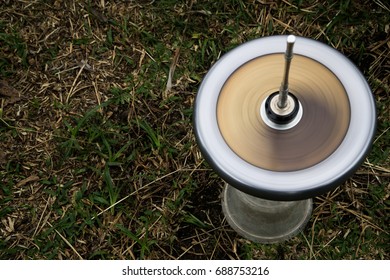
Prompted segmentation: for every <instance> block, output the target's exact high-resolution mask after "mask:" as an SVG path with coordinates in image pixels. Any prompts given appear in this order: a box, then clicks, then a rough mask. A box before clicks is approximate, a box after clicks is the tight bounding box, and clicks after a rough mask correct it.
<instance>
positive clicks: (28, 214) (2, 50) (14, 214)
mask: <svg viewBox="0 0 390 280" xmlns="http://www.w3.org/2000/svg"><path fill="white" fill-rule="evenodd" d="M91 2H94V1H91ZM233 2H234V1H232V3H230V2H229V3H226V4H210V3H209V4H207V3H206V2H205V3H203V1H189V2H188V3H187V2H183V3H180V2H179V3H176V4H175V5H167V4H166V7H165V8H164V7H162V6H159V5H158V3H154V1H104V0H103V1H96V3H93V4H91V5H88V1H71V0H68V1H5V2H3V4H1V6H0V23H1V29H0V31H1V33H3V34H8V35H12V36H13V38H14V39H15V38H18V40H19V41H20V45H18V46H19V48H22V49H23V48H24V49H25V51H26V55H25V57H23V55H20V54H19V53H18V50H17V48H16V46H17V43H15V40H14V41H12V42H13V43H12V44H11V43H6V42H5V41H4V40H3V41H1V45H0V56H2V57H3V60H4V61H6V63H5V64H4V65H5V66H4V67H3V68H1V69H2V71H3V72H2V73H1V74H2V77H0V99H1V103H0V104H1V116H0V117H1V119H0V129H1V130H0V137H1V138H0V139H1V141H0V184H1V188H0V203H1V205H0V207H1V209H2V211H3V212H1V213H2V214H1V216H0V219H1V223H0V237H1V239H2V243H1V250H2V251H3V252H0V256H1V258H7V259H9V258H11V259H48V258H54V259H77V258H80V259H81V258H110V259H138V258H146V259H245V258H255V259H273V258H278V259H283V258H285V259H299V258H302V259H316V258H318V259H332V258H336V259H337V258H364V259H386V258H387V259H388V258H389V251H390V249H389V245H388V244H389V238H388V234H389V229H388V224H389V223H388V222H389V219H388V217H389V204H388V201H389V196H390V181H389V176H390V161H389V158H388V157H387V156H386V155H388V153H389V147H388V140H389V139H390V138H389V133H388V128H389V118H390V112H389V102H388V100H389V76H390V75H389V52H388V49H389V48H390V42H389V39H388V38H389V25H388V21H387V25H386V23H384V22H383V21H384V20H383V19H386V18H387V19H389V17H388V16H387V17H386V16H384V15H385V14H386V13H388V6H386V5H385V4H384V3H383V2H381V1H356V2H358V3H354V4H352V5H353V6H352V7H350V8H349V9H350V11H351V14H350V17H349V18H348V17H347V16H346V15H345V17H341V16H340V15H343V13H347V12H346V11H343V10H342V8H341V7H340V6H339V5H338V4H337V1H329V2H330V3H328V4H327V6H326V4H322V3H320V2H319V1H302V2H303V4H302V5H300V7H299V8H300V9H299V10H297V4H296V3H295V2H294V1H285V0H283V1H246V2H241V1H236V2H237V4H234V3H233ZM163 11H166V13H163ZM367 11H370V13H373V14H375V13H376V15H377V17H375V16H370V15H369V13H368V12H367ZM367 13H368V14H367ZM362 16H363V17H364V18H363V19H362V18H361V17H362ZM358 18H359V20H358ZM125 19H128V20H127V21H126V20H125ZM125 25H126V26H125ZM285 33H294V34H297V35H302V36H307V37H312V38H315V39H318V40H321V41H323V42H325V43H327V44H329V45H331V46H333V47H335V48H337V49H339V50H340V51H342V52H343V53H345V54H346V55H347V56H348V57H350V58H351V60H353V62H355V64H356V65H358V67H359V68H360V69H361V70H362V72H363V73H364V75H365V76H366V77H367V79H368V81H369V83H370V85H371V86H372V90H373V93H374V95H375V98H376V101H377V104H378V123H379V124H378V134H377V137H376V139H375V142H374V148H373V153H372V154H370V156H369V157H368V159H367V160H366V161H365V163H364V164H363V166H362V167H361V168H360V169H359V170H358V172H357V173H356V174H355V175H354V176H353V177H352V178H351V179H350V180H348V181H347V182H346V183H345V184H343V185H342V186H340V187H338V188H337V189H336V190H335V191H333V192H330V193H328V194H325V195H324V196H321V197H318V198H316V200H315V209H314V213H313V217H312V219H311V221H310V224H309V225H308V227H307V228H306V229H305V231H304V233H303V235H301V236H298V237H296V238H293V239H292V240H291V241H288V242H286V243H283V244H279V245H272V246H264V245H258V244H253V243H251V242H249V241H247V240H245V239H243V238H241V237H239V236H237V235H236V233H235V232H234V231H233V230H232V229H231V228H230V227H229V226H228V225H227V223H226V222H225V221H224V217H223V215H222V212H221V207H220V198H219V195H220V191H221V189H222V187H223V182H222V181H221V180H220V179H219V178H218V177H217V176H216V175H215V174H214V173H213V172H212V171H211V170H210V169H209V167H208V166H207V164H206V163H205V162H204V160H203V159H202V157H201V156H200V154H199V151H198V149H197V146H196V143H195V141H194V137H193V133H192V124H191V114H190V113H189V112H190V111H191V108H192V106H193V101H194V97H195V94H196V91H197V87H198V85H199V81H200V79H201V77H203V75H204V74H205V73H206V72H207V70H208V69H209V67H210V66H211V64H212V63H213V62H215V60H216V59H217V58H218V57H219V56H220V55H221V54H222V53H224V52H226V51H227V50H228V49H231V48H232V47H234V46H235V45H238V44H240V43H243V42H245V41H246V40H249V39H252V38H256V37H261V36H267V35H272V34H285ZM206 39H207V40H208V41H206ZM19 41H18V42H19ZM211 41H212V42H214V43H215V44H216V46H215V49H213V47H212V45H206V42H211ZM8 42H10V41H8ZM189 42H190V43H189ZM202 48H204V49H203V50H202ZM179 49H180V53H179ZM214 50H215V51H216V53H214ZM22 51H23V50H22ZM202 51H204V55H203V56H202V55H201V53H202ZM170 70H171V71H170ZM170 72H171V78H172V80H171V85H169V86H168V88H167V80H168V78H169V73H170ZM113 88H115V89H119V90H122V91H124V92H127V93H128V94H127V95H126V98H127V99H126V100H125V101H123V102H119V103H117V104H113V103H110V104H108V105H104V104H105V102H107V101H110V100H112V99H113V98H114V97H115V94H114V93H113V91H112V89H113ZM175 100H176V101H175ZM102 104H103V106H102V107H101V108H99V109H98V110H97V112H98V116H96V115H94V119H91V120H88V121H86V123H87V125H85V126H83V127H82V128H81V130H80V131H79V134H77V136H76V138H77V141H78V143H79V144H80V146H81V147H80V149H75V150H72V151H70V152H67V150H66V147H65V148H64V147H63V146H62V144H63V143H64V142H66V141H67V140H70V139H71V137H72V136H71V133H70V129H69V127H67V125H66V124H69V125H70V126H71V127H73V128H74V127H75V126H76V125H77V123H78V121H80V119H82V118H83V117H84V116H85V115H86V113H87V112H90V110H91V109H93V108H96V106H98V105H102ZM138 120H145V121H147V123H148V124H149V125H151V128H152V129H153V130H154V131H159V137H160V138H161V139H160V141H161V142H162V143H163V145H162V147H158V146H154V145H153V143H151V144H150V142H151V138H150V137H151V136H150V135H148V133H146V132H145V130H144V129H142V127H140V126H139V125H137V121H138ZM95 122H96V123H97V124H99V125H100V126H101V127H102V128H104V129H105V132H104V133H106V134H105V135H106V136H108V135H110V137H111V138H110V140H112V143H113V144H112V148H113V149H116V151H118V150H119V149H120V148H121V147H122V146H123V145H124V144H125V143H126V142H129V141H130V142H131V141H132V142H131V143H132V144H131V145H130V148H129V149H128V150H126V151H125V152H124V155H123V156H122V157H121V158H119V159H118V160H123V161H125V160H126V161H125V162H123V163H122V164H121V165H118V166H112V167H109V170H110V174H111V177H112V179H113V183H114V185H115V187H117V188H118V189H120V191H119V197H118V199H117V200H116V202H115V204H114V205H112V206H105V205H103V204H99V203H98V202H97V201H96V200H94V199H93V198H94V197H95V196H99V195H100V196H103V197H105V198H106V199H107V196H108V192H107V189H106V188H107V180H106V179H105V177H104V175H102V173H101V172H103V171H104V170H105V167H106V166H107V162H108V161H109V160H108V158H107V156H108V152H107V150H106V148H105V147H104V143H103V142H102V141H97V140H94V139H92V138H91V137H92V136H91V135H92V132H91V131H88V126H89V125H91V126H93V125H94V124H95ZM108 124H110V125H108ZM125 130H126V131H125ZM91 139H92V140H91ZM99 139H100V138H99ZM152 140H153V139H152ZM384 155H385V156H384ZM81 190H83V191H82V194H81V197H79V195H80V192H81ZM194 217H195V218H196V219H194ZM118 225H120V226H122V227H123V229H122V230H121V229H120V228H118ZM126 230H127V231H128V232H130V233H128V232H127V231H126ZM131 234H133V235H134V236H135V237H134V236H132V235H131Z"/></svg>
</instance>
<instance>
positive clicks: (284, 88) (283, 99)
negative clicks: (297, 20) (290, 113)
mask: <svg viewBox="0 0 390 280" xmlns="http://www.w3.org/2000/svg"><path fill="white" fill-rule="evenodd" d="M294 43H295V36H294V35H289V36H288V37H287V49H286V53H285V55H284V58H285V64H284V75H283V81H282V84H281V86H280V89H279V100H278V107H279V108H281V109H283V108H285V107H286V105H287V95H288V74H289V72H290V64H291V60H292V57H293V47H294Z"/></svg>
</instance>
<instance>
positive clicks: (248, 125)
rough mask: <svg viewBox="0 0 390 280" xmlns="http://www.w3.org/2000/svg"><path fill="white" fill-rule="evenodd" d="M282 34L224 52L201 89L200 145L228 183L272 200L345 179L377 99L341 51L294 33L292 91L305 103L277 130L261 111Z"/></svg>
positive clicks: (278, 63) (366, 137) (361, 151)
mask: <svg viewBox="0 0 390 280" xmlns="http://www.w3.org/2000/svg"><path fill="white" fill-rule="evenodd" d="M286 38H287V36H270V37H265V38H261V39H256V40H253V41H250V42H247V43H245V44H242V45H240V46H239V47H237V48H235V49H233V50H232V51H230V52H229V53H227V54H225V55H224V56H223V57H222V58H221V59H220V60H218V62H217V63H216V64H215V65H214V66H213V67H212V68H211V69H210V71H209V72H208V74H207V75H206V77H205V78H204V80H203V82H202V84H201V87H200V88H199V91H198V94H197V97H196V101H195V111H194V124H195V135H196V139H197V142H198V145H199V147H200V149H201V151H202V154H203V155H204V157H205V158H206V160H207V161H208V162H209V163H210V165H211V166H212V167H213V169H214V170H215V171H216V172H217V173H219V175H220V176H221V177H222V178H223V179H224V180H225V181H226V182H227V183H229V184H230V185H231V186H234V187H236V188H237V189H239V190H241V191H243V192H245V193H248V194H250V195H253V196H257V197H261V198H264V199H269V200H287V201H288V200H290V201H291V200H302V199H306V198H310V197H313V196H316V195H319V194H322V193H324V192H326V191H328V190H330V189H332V188H334V187H336V186H337V185H338V184H340V183H341V182H343V181H344V180H345V179H347V178H348V177H349V176H350V175H351V174H352V173H353V172H354V171H355V170H356V168H357V167H358V166H359V165H360V164H361V162H362V161H363V159H364V158H365V156H366V154H367V152H368V150H369V148H370V147H371V143H372V138H373V135H374V132H375V123H376V113H375V103H374V100H373V97H372V94H371V91H370V88H369V86H368V84H367V82H366V81H365V79H364V77H363V75H362V74H361V73H360V72H359V70H358V69H357V68H356V67H355V65H353V63H351V62H350V61H349V60H348V59H347V58H346V57H345V56H343V55H342V54H341V53H340V52H338V51H337V50H335V49H333V48H331V47H329V46H327V45H325V44H322V43H320V42H318V41H315V40H311V39H307V38H302V37H297V38H296V42H295V45H294V58H293V60H292V63H291V71H290V82H289V90H290V92H291V93H292V94H293V95H295V96H296V97H297V99H298V100H299V102H300V104H301V105H302V116H301V119H300V120H299V122H298V123H296V124H295V125H294V126H292V127H289V128H288V129H284V130H281V129H275V128H272V127H270V126H269V125H267V123H266V122H265V121H264V118H263V117H262V116H261V108H262V104H263V102H264V100H265V99H266V98H267V97H268V96H269V95H271V94H272V93H274V92H277V91H278V87H279V85H280V81H281V75H282V72H283V71H282V68H283V54H284V52H285V46H286Z"/></svg>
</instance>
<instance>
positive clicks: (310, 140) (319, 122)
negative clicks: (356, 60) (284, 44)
mask: <svg viewBox="0 0 390 280" xmlns="http://www.w3.org/2000/svg"><path fill="white" fill-rule="evenodd" d="M283 67H284V55H283V54H270V55H264V56H261V57H258V58H255V59H253V60H251V61H249V62H247V63H245V64H244V65H242V66H241V67H240V68H238V69H237V70H236V71H234V72H233V73H232V74H231V75H230V77H229V78H228V79H227V81H226V82H225V84H224V86H223V88H222V90H221V92H220V95H219V98H218V102H217V121H218V127H219V129H220V132H221V135H222V137H223V138H224V140H225V141H226V143H227V145H228V146H229V147H230V149H232V151H234V153H236V154H237V155H238V156H239V157H241V158H242V159H243V160H245V161H247V162H248V163H250V164H252V165H254V166H256V167H259V168H263V169H267V170H271V171H295V170H300V169H305V168H308V167H310V166H313V165H316V164H317V163H319V162H321V161H323V160H324V159H326V158H327V157H329V156H330V155H331V154H332V153H333V152H334V151H335V150H336V149H337V147H338V146H339V145H340V143H341V142H342V141H343V139H344V136H345V135H346V133H347V131H348V126H349V123H350V115H351V113H350V104H349V100H348V96H347V93H346V91H345V89H344V87H343V85H342V84H341V82H340V81H339V79H338V78H337V77H336V76H335V75H334V74H333V73H332V72H331V71H330V70H329V69H328V68H327V67H325V66H324V65H322V64H321V63H319V62H317V61H315V60H313V59H311V58H308V57H305V56H303V55H294V58H293V61H292V64H291V70H290V77H289V91H290V92H291V93H292V94H294V95H295V96H296V97H297V98H298V100H299V101H300V103H301V105H302V108H303V116H302V119H301V120H300V121H299V123H298V124H297V125H296V126H294V127H292V128H289V129H287V130H277V129H274V128H271V127H269V126H268V125H267V124H266V123H265V122H264V120H263V119H262V117H261V115H260V108H261V106H262V103H263V102H264V100H265V99H266V98H267V97H268V96H269V95H270V94H272V93H274V92H277V91H279V85H280V81H281V80H282V73H283Z"/></svg>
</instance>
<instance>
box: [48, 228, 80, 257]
mask: <svg viewBox="0 0 390 280" xmlns="http://www.w3.org/2000/svg"><path fill="white" fill-rule="evenodd" d="M47 224H48V225H49V226H50V227H51V228H53V229H54V231H55V232H56V233H57V234H58V235H59V236H60V237H61V238H62V240H64V242H65V243H66V244H67V245H68V246H69V247H70V248H71V249H72V251H73V252H74V253H75V254H76V255H77V256H78V257H79V259H80V260H83V257H82V256H81V255H80V254H79V252H77V250H76V249H75V248H74V247H73V246H72V244H70V242H69V241H68V240H67V239H66V238H65V237H64V236H63V235H62V234H61V233H60V232H59V231H58V230H56V229H55V228H54V227H53V225H52V224H51V223H50V222H47Z"/></svg>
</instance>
